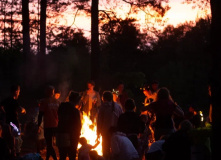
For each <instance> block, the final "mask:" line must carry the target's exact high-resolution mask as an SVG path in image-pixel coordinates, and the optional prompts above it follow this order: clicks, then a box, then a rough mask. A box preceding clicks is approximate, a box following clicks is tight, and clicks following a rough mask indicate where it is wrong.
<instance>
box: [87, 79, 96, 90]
mask: <svg viewBox="0 0 221 160" xmlns="http://www.w3.org/2000/svg"><path fill="white" fill-rule="evenodd" d="M94 87H95V82H94V81H93V80H90V81H88V82H87V88H88V89H89V90H93V89H94Z"/></svg>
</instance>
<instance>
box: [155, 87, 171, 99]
mask: <svg viewBox="0 0 221 160" xmlns="http://www.w3.org/2000/svg"><path fill="white" fill-rule="evenodd" d="M162 99H168V100H171V101H173V100H172V97H171V95H170V91H169V90H168V89H167V88H166V87H162V88H160V89H159V90H158V92H157V98H156V100H157V101H159V100H162Z"/></svg>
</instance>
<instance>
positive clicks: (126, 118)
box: [118, 99, 145, 149]
mask: <svg viewBox="0 0 221 160" xmlns="http://www.w3.org/2000/svg"><path fill="white" fill-rule="evenodd" d="M135 109H136V105H135V102H134V100H133V99H127V100H126V102H125V112H124V113H123V114H121V115H120V117H119V119H118V129H119V131H120V132H123V133H125V134H126V136H127V137H128V138H129V139H130V140H131V142H132V144H133V145H134V147H135V148H136V149H138V135H139V133H142V132H143V131H144V128H145V124H144V122H143V121H141V119H140V117H139V115H138V114H137V113H136V112H135Z"/></svg>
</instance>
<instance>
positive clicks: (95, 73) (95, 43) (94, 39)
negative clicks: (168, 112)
mask: <svg viewBox="0 0 221 160" xmlns="http://www.w3.org/2000/svg"><path fill="white" fill-rule="evenodd" d="M98 4H99V0H92V3H91V79H93V80H96V79H98V77H99V71H100V48H99V31H98V30H99V28H98Z"/></svg>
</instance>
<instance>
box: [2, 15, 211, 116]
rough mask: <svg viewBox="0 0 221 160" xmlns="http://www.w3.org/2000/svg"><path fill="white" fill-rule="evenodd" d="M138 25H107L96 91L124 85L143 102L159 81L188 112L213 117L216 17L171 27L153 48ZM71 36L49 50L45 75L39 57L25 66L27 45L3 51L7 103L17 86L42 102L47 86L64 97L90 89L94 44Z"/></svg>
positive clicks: (77, 35) (23, 94)
mask: <svg viewBox="0 0 221 160" xmlns="http://www.w3.org/2000/svg"><path fill="white" fill-rule="evenodd" d="M133 22H134V20H132V19H126V20H118V21H116V22H115V23H114V24H115V30H114V31H111V32H108V31H109V30H108V29H107V27H106V26H104V27H102V30H103V31H104V32H106V33H107V34H105V35H102V36H101V39H100V48H101V57H100V62H101V64H100V66H101V68H100V69H101V74H100V79H99V81H98V82H97V84H96V89H97V90H99V91H100V92H102V91H103V90H106V89H109V90H111V89H112V88H114V87H115V85H116V83H117V82H118V81H120V80H121V81H124V82H125V84H126V89H127V90H128V92H129V93H130V95H131V96H132V97H133V98H135V99H137V101H139V102H140V101H142V100H141V99H142V98H143V97H142V96H143V95H142V92H141V91H140V88H141V87H142V86H143V85H144V84H145V83H150V82H151V81H152V80H158V81H159V83H160V86H161V87H163V86H164V87H168V89H169V90H170V91H171V94H172V96H173V98H174V100H175V101H176V102H177V103H179V104H180V105H181V106H183V107H184V109H187V108H188V107H189V106H190V105H193V106H195V107H196V108H198V109H200V110H205V111H206V112H207V111H208V84H209V73H210V69H211V68H210V67H211V53H210V48H209V46H210V23H211V22H210V18H208V19H200V20H198V21H197V22H196V24H195V25H192V24H190V23H185V24H182V25H180V26H178V27H174V26H167V27H166V28H165V29H164V31H163V32H162V33H160V34H158V40H157V41H155V42H154V43H151V44H149V43H148V42H147V41H144V39H145V38H144V34H143V33H140V32H139V30H138V29H137V28H136V26H135V25H134V24H133ZM70 34H71V35H69V37H66V38H63V39H61V41H60V42H61V44H59V45H58V46H52V47H50V48H49V50H50V52H49V53H48V54H47V55H46V56H45V57H44V61H45V66H44V70H40V71H39V69H38V66H39V65H40V63H41V61H39V60H38V57H37V55H35V54H31V56H30V57H29V62H28V63H24V57H23V52H22V45H20V46H19V45H18V46H17V47H15V48H13V49H4V48H1V49H0V61H1V62H0V74H1V75H0V77H1V86H0V87H1V98H3V97H5V96H7V95H8V90H9V87H10V85H11V84H14V83H19V84H21V85H22V86H24V87H23V88H24V89H23V90H22V92H21V97H25V98H24V99H27V97H30V96H33V97H35V98H40V97H41V96H42V89H43V87H44V86H45V85H46V84H52V85H54V86H55V87H56V88H59V89H60V90H61V91H62V93H63V95H62V96H63V98H65V96H66V94H67V92H68V91H69V90H70V89H74V90H76V91H82V90H84V89H86V82H87V81H88V80H89V79H90V56H91V55H90V40H88V39H87V38H86V37H84V34H83V32H82V31H78V32H74V31H73V32H72V33H70ZM41 73H42V74H41ZM43 73H44V74H43ZM43 75H44V76H43ZM45 75H46V76H45ZM25 87H26V88H25ZM33 97H31V98H33ZM139 102H138V103H139Z"/></svg>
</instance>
